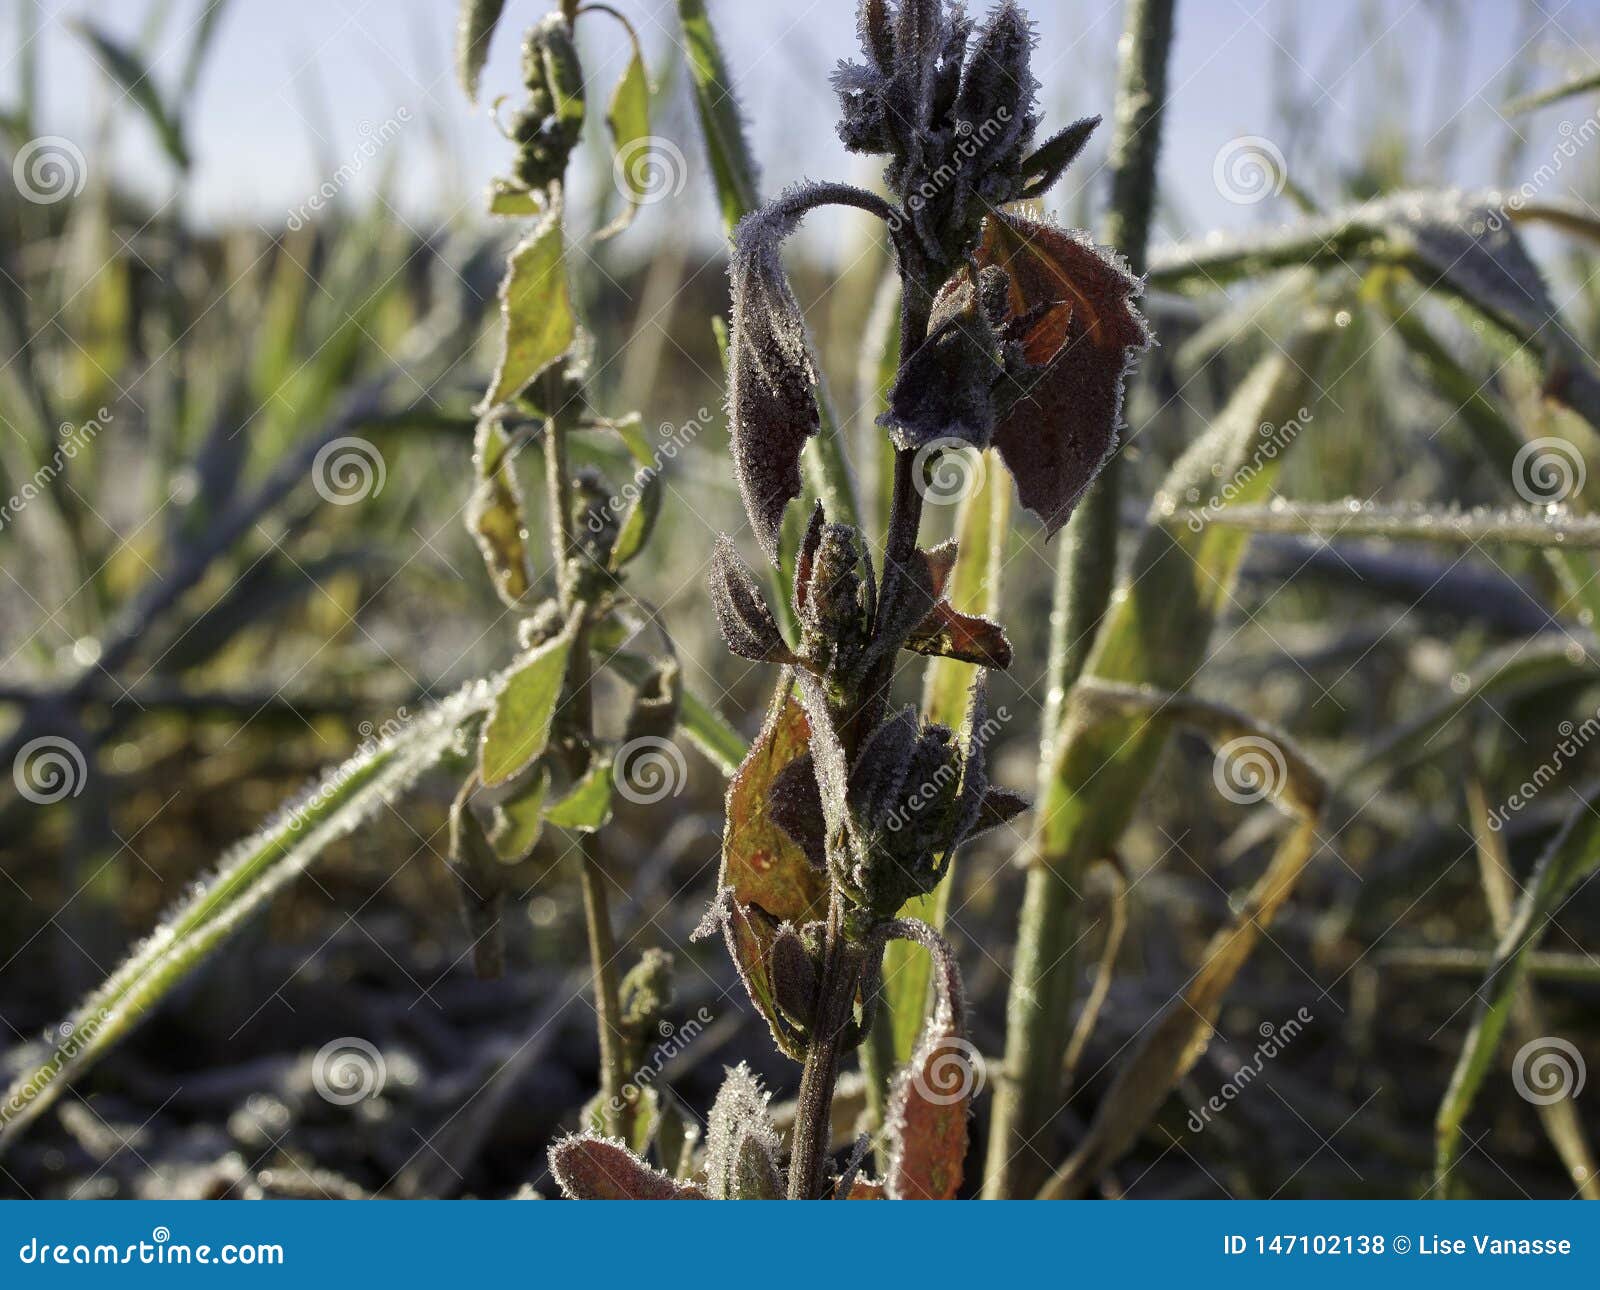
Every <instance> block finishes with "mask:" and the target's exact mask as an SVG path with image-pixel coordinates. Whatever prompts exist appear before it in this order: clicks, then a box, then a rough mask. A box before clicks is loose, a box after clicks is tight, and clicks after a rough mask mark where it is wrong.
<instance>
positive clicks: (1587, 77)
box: [1501, 71, 1600, 116]
mask: <svg viewBox="0 0 1600 1290" xmlns="http://www.w3.org/2000/svg"><path fill="white" fill-rule="evenodd" d="M1580 94H1600V71H1594V72H1583V73H1580V74H1579V75H1577V76H1574V77H1573V78H1572V79H1571V80H1567V81H1563V82H1562V83H1561V84H1560V85H1552V86H1551V87H1550V88H1549V89H1547V90H1540V91H1539V92H1538V93H1537V94H1527V95H1524V96H1523V97H1522V98H1519V99H1512V100H1511V102H1509V103H1507V104H1506V105H1505V107H1504V108H1502V109H1501V111H1502V112H1504V113H1505V115H1506V116H1516V115H1517V114H1518V113H1521V112H1536V111H1538V110H1539V109H1540V108H1547V107H1550V106H1552V105H1553V104H1556V103H1562V102H1565V101H1566V100H1567V99H1571V98H1577V97H1578V96H1579V95H1580Z"/></svg>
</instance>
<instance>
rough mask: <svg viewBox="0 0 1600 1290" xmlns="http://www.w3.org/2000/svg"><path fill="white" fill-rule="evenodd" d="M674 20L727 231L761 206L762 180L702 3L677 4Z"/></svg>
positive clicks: (681, 1) (683, 1)
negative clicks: (678, 24)
mask: <svg viewBox="0 0 1600 1290" xmlns="http://www.w3.org/2000/svg"><path fill="white" fill-rule="evenodd" d="M678 18H679V20H680V21H681V22H682V23H683V40H684V47H685V48H686V49H687V50H688V53H689V80H690V83H691V84H692V85H693V87H694V105H695V111H696V113H697V114H698V116H699V120H700V133H701V136H702V137H703V138H704V139H705V143H706V157H707V159H708V160H709V161H710V163H711V180H712V183H713V184H714V185H715V187H716V195H717V207H718V209H719V210H720V211H721V212H722V225H723V227H724V228H725V229H727V231H728V232H730V233H731V232H732V231H733V226H734V225H735V224H737V223H738V222H739V221H740V220H742V219H743V218H744V217H745V216H746V215H748V214H749V213H750V212H751V211H753V210H755V208H756V207H757V206H758V205H760V202H761V176H760V172H759V171H758V170H757V169H756V163H755V161H754V159H753V158H752V156H751V153H750V144H749V142H748V141H747V140H746V139H745V134H744V118H743V116H742V115H741V114H740V112H739V100H738V97H737V96H736V95H735V94H734V91H733V81H732V79H731V78H730V77H729V76H728V65H727V61H726V60H725V59H724V58H723V56H722V46H721V44H720V43H719V42H718V40H717V33H716V32H715V31H714V30H712V27H711V19H710V18H709V17H708V16H707V15H706V6H705V3H704V0H678Z"/></svg>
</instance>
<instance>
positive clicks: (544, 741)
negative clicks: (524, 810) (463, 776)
mask: <svg viewBox="0 0 1600 1290" xmlns="http://www.w3.org/2000/svg"><path fill="white" fill-rule="evenodd" d="M579 621H580V619H579V616H578V614H576V613H575V614H574V615H573V617H572V618H571V619H570V620H569V621H568V623H567V625H566V627H565V628H563V629H562V631H561V634H560V635H559V636H554V637H552V638H551V639H550V640H547V641H545V642H544V643H543V644H542V645H539V646H536V647H535V648H534V649H532V650H530V651H529V652H528V654H527V655H525V656H524V658H523V659H522V661H521V662H519V663H518V664H517V665H516V667H515V668H514V669H513V670H512V671H511V673H510V674H509V675H508V676H507V677H506V682H505V685H504V686H503V687H502V688H501V690H500V693H499V695H498V696H497V697H496V699H495V703H494V711H493V712H492V713H491V714H490V716H489V720H488V721H486V722H484V726H483V737H482V739H481V740H480V741H479V746H478V769H479V775H480V777H481V778H482V780H483V785H484V787H485V788H495V787H497V786H498V785H500V784H504V783H506V782H507V781H508V780H511V779H514V778H515V777H516V776H517V775H519V774H521V773H522V771H524V770H526V769H527V768H528V767H529V766H531V765H532V764H533V763H534V761H536V760H537V759H538V758H539V757H540V756H542V755H543V753H544V750H545V748H546V746H547V745H548V744H549V742H550V723H551V721H552V719H553V718H554V717H555V713H556V704H557V703H558V702H559V701H560V699H561V691H562V688H563V686H564V684H565V682H566V679H567V661H568V658H569V656H570V655H571V653H572V642H573V639H574V637H576V636H577V634H578V623H579Z"/></svg>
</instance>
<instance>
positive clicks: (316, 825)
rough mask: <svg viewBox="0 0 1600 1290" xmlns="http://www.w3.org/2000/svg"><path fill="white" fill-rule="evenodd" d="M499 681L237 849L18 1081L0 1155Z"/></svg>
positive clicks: (335, 773)
mask: <svg viewBox="0 0 1600 1290" xmlns="http://www.w3.org/2000/svg"><path fill="white" fill-rule="evenodd" d="M496 689H497V685H496V683H491V682H486V681H478V682H474V683H472V684H470V685H467V686H466V687H464V688H463V689H461V690H459V691H457V692H456V693H455V694H454V695H452V696H451V697H450V698H448V699H446V700H444V702H442V703H440V704H438V705H437V706H436V707H434V708H432V709H430V710H429V711H427V712H426V713H424V714H422V715H421V716H419V717H417V718H416V719H415V720H413V721H410V722H408V723H406V724H405V725H404V726H403V727H402V728H401V729H400V730H398V731H396V732H395V733H393V734H392V735H390V736H388V737H386V738H384V739H381V740H379V741H376V742H374V743H372V744H370V745H369V746H366V747H363V748H361V749H360V750H358V751H357V752H356V753H355V754H354V755H353V756H352V757H351V758H350V759H349V760H348V761H346V762H344V763H343V764H342V765H340V766H338V767H336V768H335V769H333V770H332V771H330V772H328V773H327V774H326V775H324V776H323V778H322V779H321V780H320V781H318V782H317V783H316V784H315V785H314V786H312V787H311V788H310V789H309V790H308V791H307V792H306V793H304V794H303V795H302V796H301V797H300V798H299V799H298V800H297V801H295V802H294V803H293V804H291V805H290V806H289V807H288V808H287V809H286V810H284V811H283V812H282V813H281V814H280V815H279V816H278V817H277V818H276V819H275V820H273V822H272V823H270V824H268V825H267V826H266V827H265V828H264V829H262V830H261V831H260V832H259V833H257V834H255V835H254V836H253V837H250V838H248V839H246V840H245V841H243V842H241V843H239V844H238V846H236V847H235V848H234V850H233V852H232V854H231V855H230V856H229V857H228V858H227V859H225V860H224V861H223V862H222V864H221V866H220V867H219V868H218V870H217V872H216V874H215V876H213V877H212V878H211V879H209V880H208V881H206V882H204V883H202V884H201V885H200V886H199V887H198V888H197V889H196V890H195V891H194V892H193V893H192V894H191V895H190V896H189V897H188V898H187V899H186V900H185V901H184V902H183V903H182V904H181V905H180V906H178V908H177V909H176V910H174V911H173V912H172V913H171V914H170V915H169V916H168V917H167V919H166V921H165V922H164V923H163V924H162V925H161V926H160V927H159V928H157V930H156V931H155V932H154V933H153V934H152V935H151V936H150V937H149V938H148V939H147V940H145V941H144V942H143V943H142V944H141V945H140V946H139V947H138V948H137V949H136V950H135V951H134V952H133V953H132V954H131V955H130V956H129V957H128V958H127V960H126V961H124V963H123V964H122V966H121V967H119V968H118V969H117V970H116V971H115V972H113V973H112V975H111V976H110V977H109V978H108V979H107V980H106V981H105V983H104V984H102V985H101V986H100V987H99V988H98V989H97V990H95V991H94V992H93V993H92V994H91V995H90V996H89V997H88V998H87V999H86V1000H85V1001H84V1002H83V1003H82V1004H81V1005H80V1006H79V1007H78V1009H77V1010H76V1011H75V1012H74V1013H73V1014H72V1016H71V1018H69V1022H68V1025H69V1026H70V1032H69V1031H68V1030H67V1027H63V1028H62V1029H63V1033H66V1034H67V1038H66V1039H64V1040H62V1041H61V1043H60V1046H59V1047H58V1049H57V1051H56V1052H55V1053H54V1054H53V1055H52V1057H51V1058H50V1060H49V1061H47V1062H45V1063H44V1064H43V1065H41V1066H39V1067H37V1068H36V1069H34V1070H32V1071H30V1072H28V1073H27V1074H25V1075H23V1076H22V1077H21V1078H19V1079H18V1080H17V1081H16V1082H15V1083H14V1084H13V1085H12V1086H11V1088H10V1089H8V1090H7V1093H6V1097H5V1099H4V1100H3V1101H0V1150H3V1149H4V1147H5V1146H6V1145H8V1144H9V1143H10V1141H11V1140H12V1139H13V1138H14V1136H15V1135H16V1134H17V1133H19V1132H20V1131H21V1130H22V1128H23V1127H24V1126H25V1125H26V1124H27V1123H28V1122H29V1121H30V1120H32V1119H33V1118H34V1117H35V1116H37V1115H38V1114H39V1113H40V1112H42V1111H43V1110H44V1109H45V1108H46V1107H48V1106H49V1105H50V1103H51V1102H53V1101H54V1100H55V1099H56V1098H57V1097H58V1096H59V1095H60V1094H61V1092H62V1090H63V1089H65V1088H66V1087H67V1085H69V1084H70V1083H71V1082H72V1081H73V1080H74V1079H76V1078H77V1077H78V1076H80V1075H81V1074H82V1073H83V1072H84V1071H86V1070H87V1069H88V1068H89V1067H90V1066H92V1065H93V1064H94V1063H95V1062H96V1061H98V1060H99V1059H100V1058H101V1057H103V1056H104V1055H105V1054H106V1053H107V1052H108V1051H109V1050H110V1049H111V1048H112V1046H113V1045H115V1044H116V1043H117V1041H118V1040H120V1039H121V1038H122V1037H123V1036H124V1035H125V1034H127V1033H128V1032H129V1031H130V1030H131V1029H132V1028H133V1027H134V1025H135V1024H136V1023H137V1022H138V1021H139V1020H140V1019H141V1018H142V1017H143V1016H144V1015H145V1014H146V1013H148V1012H149V1011H150V1010H151V1009H152V1008H154V1007H155V1006H156V1005H157V1004H158V1003H160V1002H161V1000H162V999H163V998H164V997H165V996H166V995H167V994H168V993H169V992H170V991H171V990H172V989H173V988H174V987H175V986H176V985H177V984H178V983H179V982H180V981H182V980H183V979H184V978H185V977H186V976H188V974H189V973H190V972H192V971H194V969H195V968H197V967H199V966H200V964H201V963H203V962H204V961H205V959H206V958H207V957H208V956H209V955H210V954H211V953H212V952H213V951H214V950H216V948H217V947H218V946H219V945H221V944H222V942H223V941H224V940H226V939H227V937H229V936H230V935H231V934H232V933H233V932H234V931H236V930H237V929H238V928H239V927H240V926H241V925H242V924H243V923H244V921H245V920H246V919H247V918H249V917H250V915H251V914H253V913H255V912H256V911H257V910H259V909H260V908H261V907H262V906H263V905H265V904H266V902H267V901H268V899H270V898H271V897H272V896H273V895H274V894H276V893H277V892H278V891H280V890H281V889H282V888H283V887H284V886H286V885H287V884H288V883H289V882H290V881H291V880H293V879H294V878H295V877H297V876H298V875H299V874H300V873H302V872H304V870H305V869H306V868H307V867H308V866H309V865H310V864H311V862H312V861H313V860H315V859H316V857H317V856H318V855H319V854H320V853H321V852H322V851H323V850H324V849H325V848H326V847H327V846H328V845H329V844H330V843H332V842H334V841H336V840H338V839H339V838H342V837H344V836H345V835H346V834H348V833H350V832H351V831H352V830H354V829H355V828H356V827H357V826H358V825H359V824H361V822H362V821H364V820H366V819H367V818H368V817H370V816H371V815H372V814H373V813H374V812H375V811H377V810H378V809H379V808H380V807H381V806H383V805H384V804H385V803H389V802H393V801H394V800H395V798H396V797H398V796H399V795H400V794H401V793H403V792H404V791H405V790H406V789H407V788H408V787H410V785H411V784H412V783H413V782H414V781H415V780H416V778H417V776H418V775H420V774H421V773H422V772H423V771H425V770H427V769H428V768H429V767H430V766H432V765H433V764H434V763H436V762H438V761H439V760H440V759H441V758H443V757H444V756H446V755H447V754H448V753H449V752H451V750H452V749H454V748H455V747H457V745H458V743H459V740H460V736H461V731H462V729H463V727H464V726H466V725H467V724H468V723H470V722H471V721H473V720H474V719H476V718H477V717H478V716H479V715H480V714H481V713H482V712H483V711H484V710H485V709H486V708H487V707H488V706H489V704H490V703H491V701H492V700H493V698H494V695H495V692H496Z"/></svg>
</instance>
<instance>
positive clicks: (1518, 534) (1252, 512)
mask: <svg viewBox="0 0 1600 1290" xmlns="http://www.w3.org/2000/svg"><path fill="white" fill-rule="evenodd" d="M1190 514H1191V515H1194V514H1195V512H1192V511H1191V512H1190ZM1185 518H1186V519H1187V518H1188V517H1187V516H1186V517H1185ZM1199 518H1200V520H1201V521H1202V522H1207V523H1212V524H1225V525H1228V526H1230V527H1232V528H1240V529H1247V530H1249V531H1250V532H1252V533H1297V534H1310V535H1312V536H1315V537H1320V538H1326V539H1331V538H1335V537H1378V538H1390V539H1392V540H1395V541H1425V542H1456V543H1464V544H1466V545H1469V546H1470V545H1473V544H1476V543H1479V542H1504V543H1508V544H1511V545H1517V546H1537V547H1566V548H1568V549H1569V550H1571V549H1577V548H1582V549H1585V550H1589V549H1593V548H1596V547H1600V517H1593V516H1577V515H1567V514H1563V513H1561V512H1551V511H1543V510H1537V511H1536V510H1526V509H1519V510H1502V511H1493V510H1477V511H1456V510H1436V509H1430V508H1428V507H1426V506H1378V505H1374V504H1373V503H1371V502H1363V501H1361V500H1360V499H1359V498H1355V497H1349V498H1346V499H1345V500H1343V501H1339V502H1293V501H1284V500H1282V499H1278V500H1274V501H1273V502H1271V503H1270V504H1268V505H1265V506H1230V507H1228V508H1226V509H1225V510H1222V511H1218V512H1217V513H1216V515H1214V516H1209V517H1208V516H1199Z"/></svg>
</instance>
